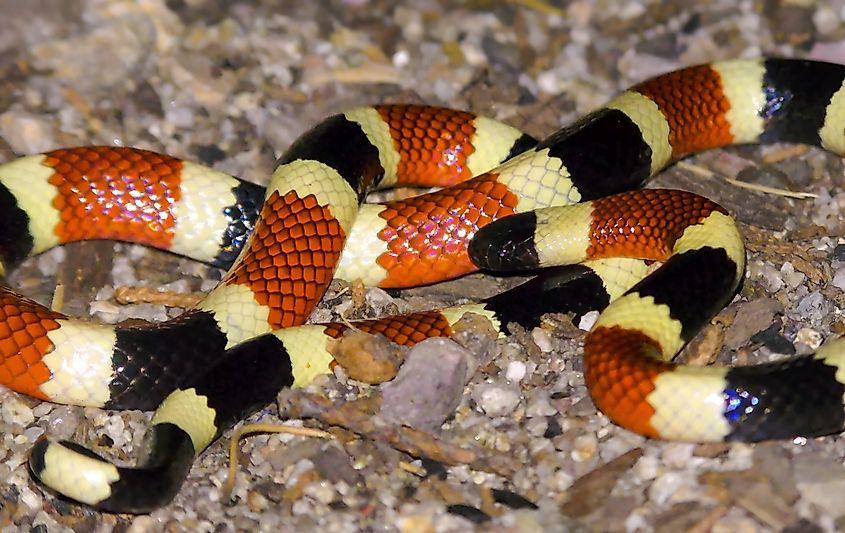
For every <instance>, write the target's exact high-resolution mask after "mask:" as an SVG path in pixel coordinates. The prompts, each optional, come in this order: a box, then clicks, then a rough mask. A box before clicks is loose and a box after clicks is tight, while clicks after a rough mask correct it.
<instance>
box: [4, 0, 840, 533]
mask: <svg viewBox="0 0 845 533" xmlns="http://www.w3.org/2000/svg"><path fill="white" fill-rule="evenodd" d="M843 15H845V2H842V1H839V0H836V1H832V2H824V3H818V4H816V3H812V2H803V1H798V0H792V1H787V0H780V1H777V0H768V1H738V2H737V1H734V0H714V1H712V2H699V3H694V2H665V1H646V0H630V1H621V2H618V1H611V0H580V1H559V2H546V1H542V0H532V1H529V0H522V1H513V2H488V1H483V0H478V1H471V2H455V1H449V0H442V1H433V0H432V1H421V2H413V3H402V2H390V1H367V0H346V1H314V2H311V1H301V2H271V1H261V0H253V1H243V2H230V1H224V0H220V1H200V0H181V1H180V0H173V1H169V2H165V1H161V0H141V1H138V2H129V1H113V2H107V1H104V0H67V1H65V0H42V1H33V0H29V1H24V0H7V1H5V2H2V3H0V80H1V81H2V86H1V87H2V88H0V158H2V159H3V160H9V159H12V158H14V157H16V156H19V155H23V154H31V153H38V152H40V151H44V150H49V149H53V148H58V147H63V146H74V145H83V144H110V145H112V144H114V145H132V146H138V147H143V148H150V149H153V150H157V151H161V152H165V153H169V154H171V155H174V156H179V157H183V158H186V159H190V160H195V161H200V162H203V163H206V164H210V165H213V166H215V167H216V168H218V169H220V170H223V171H226V172H230V173H232V174H234V175H237V176H240V177H243V178H246V179H249V180H252V181H256V182H261V183H264V182H266V180H267V177H268V176H269V174H270V171H271V168H272V166H273V162H274V160H275V158H276V157H277V156H278V155H279V154H280V153H281V152H282V151H283V150H284V149H285V148H286V147H287V146H288V145H289V144H290V143H291V142H292V141H293V140H294V139H295V138H296V137H297V136H298V135H299V134H300V133H302V132H303V131H305V130H306V129H307V128H308V127H309V126H310V125H313V124H314V123H316V122H317V121H319V120H320V119H321V118H323V117H325V116H327V115H329V114H332V113H335V112H338V111H341V110H344V109H347V108H349V107H352V106H355V105H359V104H368V103H375V102H397V101H404V102H424V103H429V104H438V105H446V106H450V107H456V108H461V109H468V110H472V111H475V112H478V113H480V114H483V115H487V116H491V117H495V118H498V119H502V120H504V121H506V122H508V123H510V124H513V125H515V126H517V127H520V128H522V129H523V130H525V131H527V132H528V133H531V134H533V135H536V136H541V137H542V136H545V135H548V134H549V133H551V132H553V131H554V130H555V129H556V128H557V127H559V126H561V125H564V124H567V123H569V122H571V121H572V120H574V119H575V118H577V117H578V116H580V115H583V114H584V113H586V112H588V111H590V110H592V109H594V108H596V107H597V106H599V105H601V104H602V103H603V102H604V101H606V100H607V99H609V98H610V97H612V96H613V95H614V94H615V93H617V92H618V91H620V90H622V89H624V88H625V87H627V86H629V85H631V84H633V83H636V82H638V81H641V80H643V79H645V78H647V77H649V76H652V75H655V74H658V73H662V72H666V71H669V70H673V69H675V68H678V67H681V66H685V65H691V64H696V63H702V62H709V61H714V60H720V59H727V58H733V57H754V56H757V55H760V54H767V55H778V56H788V57H809V58H816V59H826V60H830V61H837V62H845V25H843V22H842V19H843ZM842 177H843V166H842V162H841V160H840V159H839V158H837V157H834V156H832V155H830V154H826V153H824V152H822V151H820V150H817V149H814V148H803V147H799V148H796V147H793V146H786V145H779V146H769V147H736V148H731V149H725V150H718V151H712V152H709V153H706V154H701V155H698V156H694V157H692V158H689V159H687V160H685V161H683V162H682V163H681V164H678V165H675V166H673V167H672V168H670V169H669V170H667V171H666V172H664V173H662V174H661V175H660V176H659V177H658V178H657V179H656V180H655V182H654V184H655V185H659V186H671V187H679V188H686V189H690V190H694V191H696V192H700V193H702V194H705V195H706V196H708V197H710V198H712V199H714V200H716V201H718V202H721V203H722V204H723V205H724V206H725V207H727V208H728V209H729V210H730V211H731V212H732V213H733V214H735V215H736V216H737V218H738V220H739V221H740V223H741V226H742V228H743V231H744V233H745V234H746V237H747V238H748V246H749V266H748V275H747V278H746V280H745V282H744V286H743V288H742V291H741V293H740V294H739V296H738V297H737V298H736V299H735V301H734V302H733V303H732V304H731V306H730V307H729V308H728V309H727V310H726V311H725V312H724V313H723V314H722V315H721V318H722V323H723V324H728V326H726V327H725V328H724V329H723V330H722V331H721V332H720V333H719V335H721V336H722V342H721V344H722V345H723V348H722V349H721V351H720V352H719V353H718V356H717V357H716V359H717V361H718V362H720V363H731V364H753V363H757V362H762V361H767V360H772V359H774V358H778V357H782V356H784V355H792V354H798V355H805V354H808V353H811V352H812V350H813V349H814V348H815V347H816V346H817V345H818V344H819V343H820V342H821V341H822V340H824V339H827V338H831V337H835V336H837V335H840V334H842V333H843V332H845V323H843V321H842V319H841V308H842V306H843V303H845V297H843V292H842V289H845V268H844V267H845V253H843V247H842V246H841V244H842V243H843V242H845V224H843V223H842V222H841V220H840V217H839V212H840V206H841V204H843V203H845V194H843V192H842V190H841V187H842V181H843V180H842ZM746 183H752V184H758V185H765V186H768V187H771V188H773V189H779V190H781V189H782V190H794V191H802V192H807V193H812V195H813V197H811V198H792V197H790V196H787V195H785V194H783V193H771V192H768V193H767V192H761V191H760V190H755V189H752V188H747V187H744V186H742V185H743V184H746ZM220 276H221V273H220V272H219V271H217V270H215V269H212V268H209V267H206V266H203V265H197V264H194V263H191V262H189V261H186V260H183V259H179V258H175V257H173V256H170V255H168V254H164V253H158V252H153V251H148V250H145V249H142V248H138V247H134V246H129V245H123V244H117V245H115V244H112V243H85V244H80V245H74V246H68V247H67V248H66V249H63V250H59V251H56V252H50V253H47V254H44V255H42V256H40V257H38V258H35V259H33V260H30V261H29V262H27V264H26V265H24V266H23V267H22V268H21V269H19V270H17V271H16V272H15V274H14V275H13V276H12V279H11V282H12V283H13V284H14V285H15V286H17V287H18V288H20V289H21V290H23V291H24V292H25V293H26V294H28V295H31V296H32V297H34V298H36V299H38V300H39V301H42V302H49V301H50V300H51V298H52V292H53V287H54V286H55V285H56V284H57V283H61V284H62V286H63V287H64V288H65V297H64V306H63V310H64V311H66V312H68V313H71V314H77V315H83V316H94V317H95V318H97V319H98V320H107V321H112V322H113V321H117V320H121V319H123V318H125V317H129V316H132V317H140V318H148V319H156V320H161V319H163V318H166V317H168V316H173V315H175V314H177V313H178V312H179V309H173V308H166V307H165V306H162V305H159V304H133V305H125V306H123V305H118V304H116V303H115V302H114V300H113V299H112V293H113V288H114V287H115V286H145V287H161V286H164V287H166V288H168V289H169V290H172V291H176V292H188V291H200V290H208V289H209V288H210V287H211V286H213V284H214V282H215V281H216V280H219V279H220ZM505 283H512V282H510V281H508V282H505ZM501 286H502V284H501V283H500V282H498V281H496V280H493V279H491V278H489V277H486V276H481V275H473V276H469V277H466V278H463V279H460V280H456V281H452V282H448V283H445V284H441V285H437V286H434V287H427V288H422V289H413V290H408V291H402V292H401V293H398V294H394V293H390V294H387V293H385V292H384V291H379V290H377V289H372V290H369V291H367V292H366V298H365V300H364V305H363V309H362V310H360V314H362V315H365V314H370V315H373V314H376V313H380V312H394V311H396V310H399V311H405V310H410V309H420V308H425V307H434V306H438V305H443V304H450V303H454V302H457V301H463V299H476V298H478V297H482V296H486V295H489V294H493V293H495V292H496V291H497V290H499V289H500V287H501ZM350 292H354V291H348V290H346V286H345V285H342V284H337V285H335V287H334V288H333V291H332V293H331V294H330V295H329V298H327V301H326V303H324V306H323V307H322V308H321V310H319V311H318V312H317V314H316V316H317V317H318V318H319V319H321V320H322V319H326V318H329V317H332V316H337V313H339V312H343V311H344V310H348V309H349V308H350V306H352V305H353V304H354V303H355V302H350V300H349V297H348V294H349V293H350ZM91 302H93V303H91ZM474 328H479V329H474ZM469 331H470V332H471V334H467V336H466V338H465V339H464V342H463V346H458V345H452V346H450V347H449V348H448V350H454V353H455V357H456V359H455V360H456V361H462V359H461V357H467V358H468V359H467V360H468V361H470V362H471V363H472V364H470V365H469V368H472V369H475V370H474V372H473V373H472V376H471V378H470V380H469V384H468V385H467V387H466V389H465V390H462V391H459V392H460V393H461V395H460V402H459V404H458V407H457V408H456V409H454V415H453V416H450V417H449V420H448V421H447V422H446V423H445V424H444V425H443V426H442V427H441V428H437V429H435V430H434V431H427V432H426V433H425V434H424V435H410V436H409V435H407V434H403V433H402V432H400V431H396V432H392V433H391V432H390V431H387V430H385V429H384V428H370V429H372V431H367V429H368V428H367V427H365V426H367V423H368V421H367V419H366V417H364V419H354V416H353V415H354V414H355V413H350V412H347V411H344V401H346V400H357V399H359V398H369V397H371V396H378V395H379V394H381V392H382V391H381V390H378V389H377V388H376V387H369V386H364V385H360V384H358V383H356V382H353V381H350V380H348V379H347V378H346V377H345V376H344V375H343V373H342V372H339V373H338V375H335V376H329V377H327V378H325V379H321V380H318V381H317V382H316V383H314V384H313V385H312V386H310V387H309V388H308V389H307V390H306V392H305V393H290V392H286V393H283V395H282V398H281V401H280V404H281V405H282V408H283V409H284V410H285V411H284V412H285V413H288V414H290V413H298V414H299V415H301V416H306V415H308V416H316V417H317V418H318V420H316V421H315V420H313V419H309V420H308V421H306V422H304V424H305V425H310V426H316V427H321V428H323V429H331V432H332V434H333V435H334V437H335V438H334V439H332V440H321V439H306V438H301V437H292V436H288V435H269V436H268V435H263V436H256V437H251V438H249V439H247V440H243V441H242V442H241V444H240V449H241V452H242V453H241V459H240V462H239V477H238V480H237V484H236V487H235V491H234V502H233V503H229V502H227V501H224V498H223V496H222V493H221V486H222V483H223V481H224V480H225V477H226V459H225V450H226V447H227V443H226V442H224V441H221V442H218V443H216V444H214V445H212V446H211V448H210V449H209V450H208V451H206V453H204V454H203V455H202V457H201V458H199V459H198V460H197V462H196V464H195V466H194V469H193V470H192V472H191V475H190V478H189V480H188V481H187V483H186V485H185V487H184V488H183V489H182V491H181V492H180V494H179V496H178V497H177V498H176V500H175V501H174V502H173V503H172V504H171V505H169V506H168V507H166V508H164V509H161V510H159V511H156V512H154V513H152V514H151V515H149V516H141V517H133V516H122V515H107V514H99V513H95V512H92V511H90V510H88V509H86V508H84V507H81V506H78V505H75V504H72V503H68V502H65V501H62V500H59V499H55V498H54V497H53V496H51V495H49V494H46V493H44V492H43V491H42V490H41V488H39V487H38V486H37V485H35V484H34V483H33V482H32V481H31V479H30V477H29V475H28V473H27V471H26V467H25V461H26V457H27V453H28V450H29V448H30V447H31V446H32V443H33V442H34V441H35V440H36V439H37V438H38V437H39V436H41V435H43V434H45V433H47V434H49V435H52V436H58V437H63V438H71V439H72V440H75V441H77V442H81V443H85V444H87V445H91V446H94V447H95V448H96V449H97V450H98V451H99V452H101V453H104V454H106V455H109V456H110V457H113V458H115V459H117V460H120V461H125V462H129V463H131V462H132V461H133V460H134V458H135V457H136V456H137V454H138V452H139V449H140V446H141V441H142V438H143V434H144V430H145V428H146V426H147V424H148V421H149V415H148V414H147V413H140V412H124V413H106V412H103V411H100V410H97V409H83V408H78V407H64V406H53V405H50V404H42V403H39V402H37V401H34V400H31V399H28V398H25V397H22V396H20V395H18V394H15V393H12V392H9V391H2V392H0V402H2V408H0V480H2V481H3V483H2V485H0V531H2V532H4V533H5V532H7V531H9V532H11V531H24V530H31V531H39V532H40V531H50V532H52V531H71V530H73V531H110V530H112V529H117V530H119V531H124V530H132V531H147V530H152V531H235V530H265V531H308V530H313V529H317V528H320V529H321V530H323V531H397V530H398V531H403V532H428V531H466V530H468V529H471V528H477V529H478V530H483V531H666V532H669V531H673V532H674V531H717V532H728V531H730V532H740V531H776V530H784V531H835V530H838V529H842V528H845V466H843V457H845V444H843V441H842V440H841V438H840V437H839V436H832V437H826V438H818V439H810V440H804V439H796V440H795V441H793V442H776V443H764V444H758V445H745V444H725V445H692V444H667V443H659V442H653V441H647V440H645V439H643V438H641V437H638V436H636V435H633V434H631V433H629V432H627V431H625V430H622V429H619V428H617V427H615V426H613V425H611V424H610V423H609V422H608V421H607V419H605V418H604V417H603V416H601V415H600V414H598V413H597V412H596V410H595V407H594V406H593V405H592V403H591V402H590V400H589V396H588V394H587V391H586V389H585V387H584V384H583V376H582V374H581V373H580V371H579V370H580V367H581V362H580V358H581V351H580V341H581V337H582V335H583V332H581V331H580V330H578V329H577V328H576V327H573V326H572V325H571V324H570V323H568V322H566V321H565V320H563V319H561V318H560V317H556V318H553V319H552V320H549V321H548V323H547V324H545V325H544V327H543V328H537V329H536V330H534V331H531V332H526V331H516V332H513V334H512V335H511V336H509V337H508V338H507V339H504V340H491V339H490V338H489V336H485V335H486V334H485V333H484V331H483V327H482V326H479V325H477V324H476V325H471V326H470V329H469ZM444 350H447V349H446V348H444ZM695 350H696V348H693V349H692V350H690V352H689V353H687V354H685V356H686V357H688V358H690V359H691V360H698V358H699V356H700V355H701V354H700V353H697V352H696V351H695ZM451 353H452V352H450V354H451ZM453 368H454V369H458V368H462V367H461V366H460V363H455V366H454V367H453ZM426 383H428V381H426ZM432 386H434V385H432ZM321 413H323V414H322V415H321ZM278 420H279V411H278V408H277V406H269V407H267V408H266V409H265V410H263V411H262V412H261V413H258V414H256V415H255V416H254V417H252V421H270V422H272V421H278ZM354 424H358V425H354ZM338 425H346V426H347V428H346V429H341V428H339V427H338ZM361 435H363V436H361ZM429 438H430V439H433V440H425V441H424V442H423V441H422V440H413V439H429ZM408 439H412V441H411V442H412V444H415V445H417V446H421V445H423V444H425V445H426V446H429V448H424V449H425V450H427V455H428V456H429V457H435V458H437V460H431V459H426V460H422V461H421V460H419V459H418V458H417V457H415V456H412V455H410V454H409V453H407V450H408V449H409V448H410V445H409V444H408ZM403 446H404V447H403ZM458 448H460V449H468V450H472V451H473V453H475V454H476V455H474V456H472V457H468V456H464V455H460V452H458V451H455V450H456V449H458ZM417 449H419V448H417ZM401 450H406V451H401ZM438 454H439V455H438ZM450 454H451V455H450ZM456 456H459V457H458V459H462V460H463V462H464V463H465V464H462V465H458V466H445V464H444V463H445V462H448V461H449V460H451V459H455V457H456ZM457 462H461V461H460V460H458V461H457ZM491 465H492V466H491Z"/></svg>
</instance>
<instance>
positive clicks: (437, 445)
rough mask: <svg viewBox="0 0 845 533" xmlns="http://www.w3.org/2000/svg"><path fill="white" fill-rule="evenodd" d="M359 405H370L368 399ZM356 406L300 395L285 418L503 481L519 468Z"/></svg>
mask: <svg viewBox="0 0 845 533" xmlns="http://www.w3.org/2000/svg"><path fill="white" fill-rule="evenodd" d="M363 401H364V402H366V403H370V404H371V403H372V402H371V400H370V399H364V400H363ZM357 403H358V402H346V403H341V404H334V403H332V401H331V400H329V399H328V398H324V397H322V396H319V395H317V394H309V393H300V394H297V395H296V396H294V397H293V399H292V400H291V403H290V405H289V406H288V408H287V412H286V415H287V416H289V417H291V418H314V419H316V420H319V421H321V422H323V423H325V424H329V425H333V426H341V427H343V428H346V429H348V430H350V431H353V432H354V433H357V434H359V435H361V436H364V437H367V438H370V439H373V440H379V441H383V442H386V443H388V444H390V445H391V446H392V447H394V448H396V449H397V450H400V451H402V452H405V453H407V454H409V455H411V456H413V457H428V458H430V459H433V460H435V461H439V462H441V463H444V464H447V465H461V464H464V465H468V466H470V467H472V468H474V469H476V470H482V471H484V472H491V473H494V474H498V475H500V476H504V477H510V476H511V475H512V474H513V473H514V472H515V471H516V470H517V468H519V465H518V464H516V463H515V462H514V461H513V459H512V458H511V457H509V456H506V455H502V454H496V453H492V452H488V451H484V450H479V449H476V448H464V447H461V446H456V445H454V444H451V443H449V442H445V441H443V440H441V439H439V438H437V437H435V436H434V435H431V434H429V433H426V432H424V431H420V430H417V429H414V428H410V427H406V426H396V425H390V424H386V423H385V422H383V421H382V420H380V419H379V418H378V417H377V416H374V415H373V413H372V412H367V411H364V410H361V409H360V408H359V407H358V405H357Z"/></svg>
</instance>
